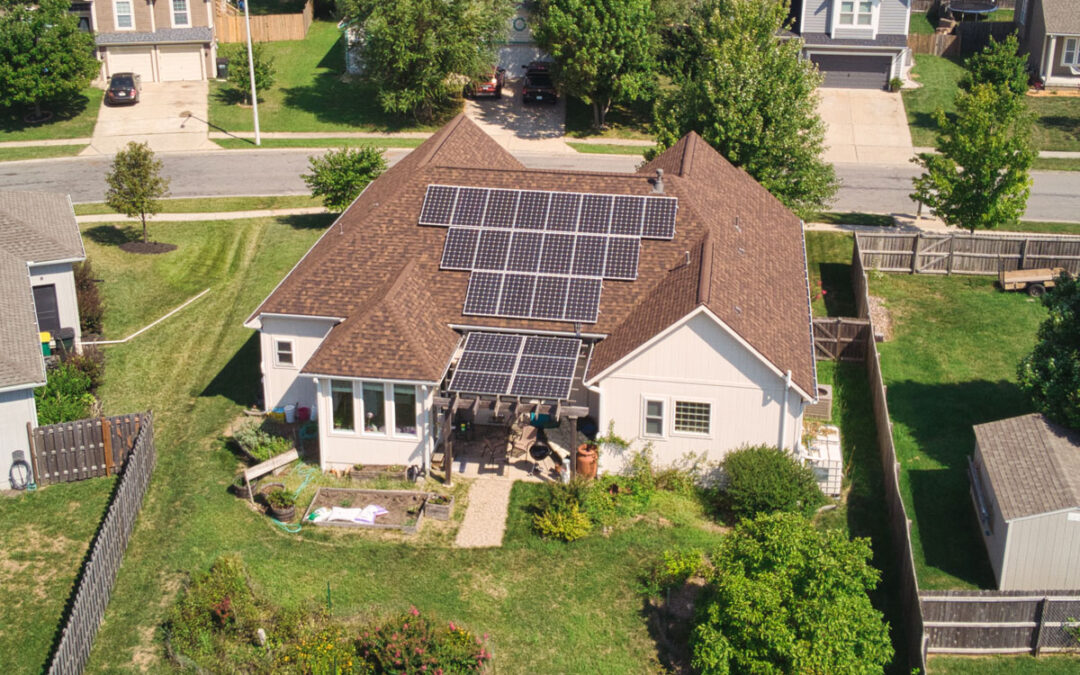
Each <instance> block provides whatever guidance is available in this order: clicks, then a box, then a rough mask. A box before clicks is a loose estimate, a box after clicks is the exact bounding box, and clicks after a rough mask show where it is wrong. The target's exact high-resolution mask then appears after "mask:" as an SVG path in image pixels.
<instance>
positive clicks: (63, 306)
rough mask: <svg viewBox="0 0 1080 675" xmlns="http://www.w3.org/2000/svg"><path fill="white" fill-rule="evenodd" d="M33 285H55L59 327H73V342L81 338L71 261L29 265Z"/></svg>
mask: <svg viewBox="0 0 1080 675" xmlns="http://www.w3.org/2000/svg"><path fill="white" fill-rule="evenodd" d="M30 283H31V285H33V286H47V285H49V284H52V285H54V286H56V307H57V309H58V310H59V312H60V327H61V328H74V329H75V342H76V343H78V342H79V340H81V339H82V330H80V328H79V302H78V299H77V298H76V296H75V274H74V272H72V271H71V263H46V264H44V265H31V266H30Z"/></svg>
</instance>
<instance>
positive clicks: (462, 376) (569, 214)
mask: <svg viewBox="0 0 1080 675" xmlns="http://www.w3.org/2000/svg"><path fill="white" fill-rule="evenodd" d="M657 170H663V172H662V177H660V178H658V177H657ZM582 193H585V194H584V195H583V194H582ZM489 202H490V203H489ZM579 220H580V229H577V228H578V227H579V226H578V223H579ZM672 225H673V226H674V230H673V231H672V230H671V226H672ZM609 227H610V230H609ZM530 317H531V318H530ZM245 325H246V326H248V327H251V328H256V329H258V330H259V332H260V344H261V349H262V377H263V382H262V385H263V392H264V401H265V405H266V407H267V409H272V408H275V407H278V406H285V405H289V404H291V405H297V406H300V407H309V408H312V409H313V410H314V411H315V412H316V413H317V419H318V427H319V447H320V456H321V460H320V461H321V465H322V467H323V468H324V469H329V468H338V469H341V468H347V467H349V466H351V465H353V464H356V463H364V464H416V465H421V466H423V467H425V468H427V467H428V466H430V457H431V454H432V452H433V450H434V449H435V446H436V442H437V438H438V430H439V429H440V425H441V423H442V422H441V421H442V420H444V419H446V416H447V415H448V414H449V412H448V411H449V409H450V406H451V405H452V403H451V402H452V401H453V400H454V399H457V400H459V401H461V400H465V401H469V402H470V403H469V405H470V407H471V406H473V405H475V408H473V409H475V410H476V411H477V417H476V419H477V421H478V422H479V423H483V422H484V421H486V420H488V419H490V418H491V417H492V408H493V407H495V408H498V407H499V405H498V404H496V403H495V401H496V399H498V400H499V401H501V402H503V403H504V404H505V403H506V402H509V403H513V404H516V405H518V406H520V407H518V408H517V409H516V411H520V410H523V409H533V410H536V409H537V408H536V407H534V405H539V406H540V407H539V408H538V409H539V410H541V411H547V412H549V413H551V414H556V415H557V414H559V413H560V411H562V412H563V413H564V414H565V415H566V416H568V417H573V415H577V416H579V417H581V416H584V415H586V414H588V415H590V416H591V417H592V418H593V419H594V420H596V421H597V422H598V424H599V426H600V428H601V429H604V430H606V429H607V427H608V423H609V421H610V422H613V423H614V429H615V432H616V433H617V434H619V435H621V436H623V437H624V438H628V439H633V440H636V441H640V442H639V443H637V445H638V447H640V446H641V445H642V443H643V442H646V441H648V442H651V443H652V444H653V446H654V450H655V454H656V457H657V458H658V460H659V461H660V462H663V463H670V462H673V461H675V460H677V459H679V458H681V457H682V456H683V455H684V454H685V453H687V452H695V453H706V454H707V455H708V456H709V457H710V458H712V459H719V458H721V457H722V456H723V455H724V453H725V452H727V451H728V450H731V449H733V448H736V447H739V446H741V445H743V444H747V443H755V444H756V443H767V444H772V445H783V446H784V447H786V448H788V449H794V448H795V447H796V446H797V445H798V443H799V440H800V436H801V433H802V428H801V421H802V415H803V409H804V406H805V405H807V404H808V403H809V402H811V400H812V399H813V396H812V395H811V394H810V393H809V392H813V391H816V387H815V380H816V371H815V363H814V358H813V345H812V332H811V317H810V309H809V291H808V286H807V268H806V256H805V250H804V246H803V232H802V223H801V222H800V220H799V219H798V218H797V217H796V216H795V215H793V214H792V213H791V212H790V211H788V210H787V209H786V208H785V207H784V206H783V205H782V204H781V203H780V202H779V201H777V200H776V199H775V198H774V197H773V196H772V195H770V194H769V192H768V191H767V190H765V189H764V188H763V187H761V186H760V185H759V184H758V183H756V182H755V181H754V180H753V179H752V178H751V177H750V176H749V175H748V174H746V173H745V172H743V171H742V170H740V169H737V168H735V167H734V166H732V165H731V164H729V163H728V162H727V161H726V160H725V159H723V158H722V157H721V156H720V155H719V154H717V153H716V152H715V151H714V150H713V149H712V148H711V147H709V145H708V144H706V143H705V142H704V141H703V140H701V138H700V137H699V136H697V135H695V134H690V135H688V136H686V137H684V138H683V139H682V140H680V141H679V143H678V144H676V145H675V146H674V147H672V148H670V149H669V150H667V151H666V152H665V153H663V154H662V155H660V156H659V157H657V158H656V159H655V160H653V161H652V162H650V163H649V164H647V165H645V166H644V167H642V168H641V169H640V171H639V172H638V173H626V174H621V173H592V172H586V171H546V170H533V169H526V168H525V167H524V166H522V165H521V164H520V163H519V162H518V161H517V160H516V159H515V158H514V157H513V156H511V155H510V154H509V153H507V152H506V151H505V150H504V149H502V148H501V147H500V146H499V145H498V144H497V143H495V142H494V141H493V140H492V139H491V138H490V137H488V136H487V135H486V134H485V133H484V132H483V131H481V130H480V129H479V127H477V126H476V125H475V124H474V123H473V122H471V121H470V120H468V119H466V118H465V117H464V116H458V117H457V118H455V119H454V120H453V121H452V122H450V123H449V124H447V125H446V126H445V127H443V128H442V129H441V130H440V131H439V132H437V133H436V134H435V135H434V136H432V137H431V138H430V139H429V140H427V141H426V142H425V143H424V144H423V145H421V146H420V147H418V148H417V149H415V150H413V151H412V152H411V153H410V154H409V155H408V156H406V157H405V158H404V159H402V160H401V161H400V162H399V163H398V164H396V165H395V166H394V167H392V168H391V169H389V170H388V171H387V172H386V173H385V174H384V175H382V176H381V177H380V178H379V179H377V180H376V181H374V182H372V183H371V184H370V185H369V186H368V187H367V188H366V189H365V190H364V192H363V193H362V194H361V195H360V196H359V197H358V198H357V199H356V201H355V202H354V203H353V204H352V205H351V206H350V207H349V209H347V210H346V211H345V213H343V214H342V215H341V216H340V217H339V218H338V219H337V221H335V222H334V224H333V225H332V226H331V227H330V228H329V229H328V230H327V231H326V232H325V233H324V234H323V236H322V237H321V238H320V240H319V241H318V242H317V243H316V244H315V245H314V246H313V247H312V248H311V250H310V251H308V253H307V254H306V255H305V257H304V258H303V259H302V260H301V261H300V262H299V263H298V264H297V265H296V266H295V268H294V269H293V270H292V271H291V272H290V273H289V274H288V276H286V277H285V279H283V280H282V281H281V283H280V284H279V285H278V287H277V288H276V289H275V290H274V291H273V292H272V293H271V294H270V296H269V297H268V298H267V299H266V300H265V301H263V303H262V304H261V305H260V306H259V307H258V308H257V309H256V310H255V312H254V313H252V315H251V316H250V317H249V318H248V320H247V321H246V322H245ZM493 333H495V334H502V335H504V336H509V337H498V336H494V337H493V336H492V335H491V334H493ZM521 336H524V338H523V340H522V341H519V340H518V338H519V337H521ZM550 337H560V338H565V339H566V341H564V342H558V341H552V340H548V339H547V338H550ZM576 340H580V341H581V342H580V344H579V343H578V342H575V341H576ZM485 345H486V346H485ZM530 354H532V355H533V356H530ZM477 401H479V402H478V403H477ZM567 410H573V411H574V412H573V413H566V412H565V411H567ZM515 414H517V412H515ZM622 459H623V458H621V457H619V456H616V455H614V454H612V453H603V454H602V456H601V468H603V469H606V470H617V469H619V468H620V464H621V460H622Z"/></svg>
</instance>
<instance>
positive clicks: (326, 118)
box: [210, 21, 434, 132]
mask: <svg viewBox="0 0 1080 675" xmlns="http://www.w3.org/2000/svg"><path fill="white" fill-rule="evenodd" d="M266 52H267V54H268V55H269V56H270V57H271V58H272V59H273V60H274V65H275V67H276V72H277V77H276V82H275V84H274V86H273V87H271V88H270V89H269V90H267V91H264V92H260V94H259V124H260V127H261V129H262V130H263V131H331V132H332V131H402V130H408V131H434V127H421V126H417V125H415V123H413V122H412V120H410V119H406V118H400V117H395V116H391V115H387V114H386V113H384V112H383V111H382V109H381V108H380V107H379V103H378V100H377V98H376V93H375V91H374V89H373V88H372V87H370V86H368V85H366V84H362V83H358V82H343V81H342V79H341V76H342V74H343V72H344V69H345V57H344V47H343V46H342V39H341V32H340V31H339V30H338V29H337V25H336V24H335V23H333V22H331V21H314V22H312V24H311V28H310V29H308V34H307V38H306V39H304V40H292V41H285V42H268V43H266ZM231 89H232V85H229V84H227V83H224V82H218V81H213V82H211V83H210V123H211V124H212V125H213V126H216V127H220V128H222V129H224V130H226V131H251V130H252V129H253V128H254V127H253V124H252V112H251V108H247V107H241V106H239V105H236V104H235V103H234V102H233V95H232V93H231Z"/></svg>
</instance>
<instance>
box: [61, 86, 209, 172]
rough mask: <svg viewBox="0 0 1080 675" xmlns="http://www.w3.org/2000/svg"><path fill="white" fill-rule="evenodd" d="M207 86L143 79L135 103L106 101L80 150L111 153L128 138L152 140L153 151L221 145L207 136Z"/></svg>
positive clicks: (130, 139)
mask: <svg viewBox="0 0 1080 675" xmlns="http://www.w3.org/2000/svg"><path fill="white" fill-rule="evenodd" d="M208 90H209V84H208V83H207V82H205V81H203V82H144V83H143V90H142V93H140V94H139V102H138V103H136V104H135V105H130V106H107V105H105V103H104V101H103V102H102V104H101V112H100V113H99V114H98V120H97V125H96V126H94V135H93V137H92V138H91V139H90V147H88V148H86V149H85V150H83V152H82V153H81V154H84V155H112V154H115V153H116V151H117V150H119V149H121V148H122V147H124V146H125V145H127V144H128V142H129V141H136V142H139V143H144V142H149V143H150V149H151V150H153V151H154V152H191V151H194V150H215V149H220V148H219V147H218V146H217V145H215V144H214V143H212V142H210V140H208V139H207V137H206V134H207V122H206V119H207V109H208V105H207V100H206V97H207V93H208ZM188 113H190V116H188V115H187V114H188Z"/></svg>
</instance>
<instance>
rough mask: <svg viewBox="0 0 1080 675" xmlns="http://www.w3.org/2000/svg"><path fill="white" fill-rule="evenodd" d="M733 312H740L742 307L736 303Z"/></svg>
mask: <svg viewBox="0 0 1080 675" xmlns="http://www.w3.org/2000/svg"><path fill="white" fill-rule="evenodd" d="M735 313H736V314H742V307H739V306H738V305H735Z"/></svg>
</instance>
